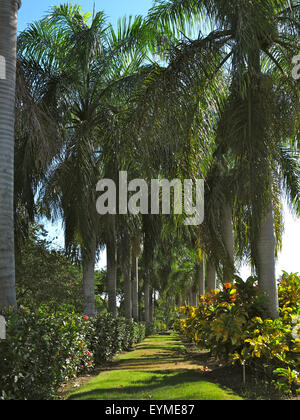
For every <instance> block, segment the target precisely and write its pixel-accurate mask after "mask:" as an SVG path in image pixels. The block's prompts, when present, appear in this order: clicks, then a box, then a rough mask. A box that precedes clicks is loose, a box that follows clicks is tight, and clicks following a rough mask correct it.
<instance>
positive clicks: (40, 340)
mask: <svg viewBox="0 0 300 420" xmlns="http://www.w3.org/2000/svg"><path fill="white" fill-rule="evenodd" d="M4 315H5V318H6V322H7V339H6V340H0V354H1V358H0V400H49V399H54V398H55V397H56V395H57V390H58V388H59V387H60V386H61V385H62V384H63V383H65V382H67V381H68V380H69V379H71V378H75V377H77V376H78V375H80V374H82V373H85V372H88V371H91V370H92V369H93V368H94V367H95V366H99V365H101V364H103V363H105V362H107V361H109V360H111V359H112V358H113V356H114V355H115V354H116V353H117V352H120V351H128V350H130V349H131V348H132V347H133V346H134V345H135V344H137V343H138V342H140V341H142V340H143V339H144V337H145V325H144V324H139V323H135V322H133V321H128V320H125V319H122V318H119V319H114V318H112V317H111V316H109V315H108V316H100V317H98V318H95V319H89V318H88V317H87V316H83V317H82V316H79V315H78V314H75V313H72V314H69V313H57V314H50V315H49V314H47V313H45V312H43V311H41V310H39V311H36V312H31V311H29V310H28V309H20V310H19V311H18V312H9V313H6V314H4Z"/></svg>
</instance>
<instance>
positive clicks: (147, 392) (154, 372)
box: [69, 334, 241, 401]
mask: <svg viewBox="0 0 300 420" xmlns="http://www.w3.org/2000/svg"><path fill="white" fill-rule="evenodd" d="M204 371H205V368H204V367H203V366H202V365H201V364H199V362H197V361H195V360H193V359H190V360H188V359H187V357H186V352H185V347H184V346H183V345H182V343H181V342H180V340H179V339H178V337H177V335H176V334H171V335H166V336H164V335H163V336H162V335H156V336H152V337H150V338H148V339H146V340H145V341H143V342H142V343H141V344H139V345H138V346H137V347H136V348H135V349H134V350H133V351H132V352H129V353H126V354H121V355H119V356H117V357H116V358H115V360H114V361H113V363H112V365H111V366H110V369H109V370H107V371H103V372H101V373H100V374H99V375H98V376H96V377H94V378H93V379H92V380H90V381H89V382H88V383H86V384H85V385H83V386H82V387H81V388H79V389H77V390H76V391H72V393H71V394H69V400H184V401H188V400H240V399H241V398H240V397H239V396H237V395H236V394H234V392H233V391H231V390H229V389H224V388H222V387H221V386H219V385H217V384H215V383H213V382H209V381H207V379H206V378H205V377H204V375H203V372H204Z"/></svg>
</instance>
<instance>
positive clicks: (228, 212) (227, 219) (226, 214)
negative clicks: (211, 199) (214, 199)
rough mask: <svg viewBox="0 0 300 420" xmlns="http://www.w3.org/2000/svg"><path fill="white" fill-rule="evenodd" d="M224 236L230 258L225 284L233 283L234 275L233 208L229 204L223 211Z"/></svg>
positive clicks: (224, 269) (226, 265)
mask: <svg viewBox="0 0 300 420" xmlns="http://www.w3.org/2000/svg"><path fill="white" fill-rule="evenodd" d="M222 236H223V241H224V245H225V248H226V252H227V257H228V262H227V263H226V264H225V265H224V268H223V281H224V283H232V281H233V275H234V228H233V218H232V207H231V206H230V205H228V204H227V205H225V206H224V209H223V227H222Z"/></svg>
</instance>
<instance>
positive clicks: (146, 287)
mask: <svg viewBox="0 0 300 420" xmlns="http://www.w3.org/2000/svg"><path fill="white" fill-rule="evenodd" d="M144 299H145V321H146V323H147V324H150V278H149V273H146V276H145V285H144Z"/></svg>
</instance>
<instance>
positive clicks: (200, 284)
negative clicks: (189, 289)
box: [196, 260, 205, 296]
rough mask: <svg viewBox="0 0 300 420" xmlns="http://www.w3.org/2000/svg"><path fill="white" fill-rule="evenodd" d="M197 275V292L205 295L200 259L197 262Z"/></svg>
mask: <svg viewBox="0 0 300 420" xmlns="http://www.w3.org/2000/svg"><path fill="white" fill-rule="evenodd" d="M196 271H197V276H198V285H199V294H200V296H204V295H205V274H204V260H202V261H200V262H199V263H198V264H197V269H196Z"/></svg>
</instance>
